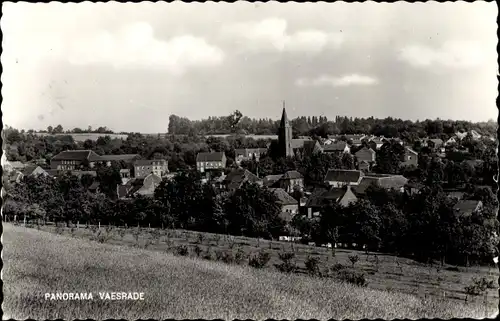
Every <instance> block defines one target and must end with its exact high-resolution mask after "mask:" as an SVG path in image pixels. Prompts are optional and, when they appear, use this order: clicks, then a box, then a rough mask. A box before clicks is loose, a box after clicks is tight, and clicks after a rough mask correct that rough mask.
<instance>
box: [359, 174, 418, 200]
mask: <svg viewBox="0 0 500 321" xmlns="http://www.w3.org/2000/svg"><path fill="white" fill-rule="evenodd" d="M407 184H408V179H407V178H406V177H404V176H402V175H391V174H367V175H365V176H363V178H362V179H361V182H360V183H359V184H358V185H357V186H354V187H353V191H354V193H355V194H356V195H358V197H363V196H365V195H366V191H367V189H368V188H369V187H370V186H376V187H379V188H383V189H386V190H394V191H398V192H400V193H403V192H404V191H405V186H406V185H407Z"/></svg>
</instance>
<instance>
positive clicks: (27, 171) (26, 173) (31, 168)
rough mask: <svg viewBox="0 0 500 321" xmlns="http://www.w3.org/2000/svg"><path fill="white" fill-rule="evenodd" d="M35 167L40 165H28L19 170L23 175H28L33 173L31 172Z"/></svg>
mask: <svg viewBox="0 0 500 321" xmlns="http://www.w3.org/2000/svg"><path fill="white" fill-rule="evenodd" d="M37 167H40V166H38V165H28V166H26V167H25V168H23V169H22V170H21V173H23V175H24V176H29V175H31V174H33V172H34V171H35V169H37Z"/></svg>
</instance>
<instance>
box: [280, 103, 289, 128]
mask: <svg viewBox="0 0 500 321" xmlns="http://www.w3.org/2000/svg"><path fill="white" fill-rule="evenodd" d="M287 125H288V117H287V115H286V109H285V107H283V113H282V114H281V121H280V127H285V126H287Z"/></svg>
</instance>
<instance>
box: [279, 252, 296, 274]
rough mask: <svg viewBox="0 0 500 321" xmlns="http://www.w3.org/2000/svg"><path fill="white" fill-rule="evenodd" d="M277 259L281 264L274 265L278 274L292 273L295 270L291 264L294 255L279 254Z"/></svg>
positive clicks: (290, 253)
mask: <svg viewBox="0 0 500 321" xmlns="http://www.w3.org/2000/svg"><path fill="white" fill-rule="evenodd" d="M279 257H280V260H281V261H282V263H280V264H275V266H276V268H277V269H278V270H279V271H280V272H285V273H292V272H294V271H295V270H296V269H297V266H296V265H295V262H293V259H294V258H295V253H293V252H282V253H280V254H279Z"/></svg>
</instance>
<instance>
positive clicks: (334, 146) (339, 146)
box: [323, 142, 347, 152]
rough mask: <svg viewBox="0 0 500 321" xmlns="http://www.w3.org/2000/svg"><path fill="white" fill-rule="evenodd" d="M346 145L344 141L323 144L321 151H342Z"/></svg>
mask: <svg viewBox="0 0 500 321" xmlns="http://www.w3.org/2000/svg"><path fill="white" fill-rule="evenodd" d="M346 147H347V143H346V142H338V143H332V144H329V145H325V146H323V151H324V152H341V151H344V150H345V149H346Z"/></svg>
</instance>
